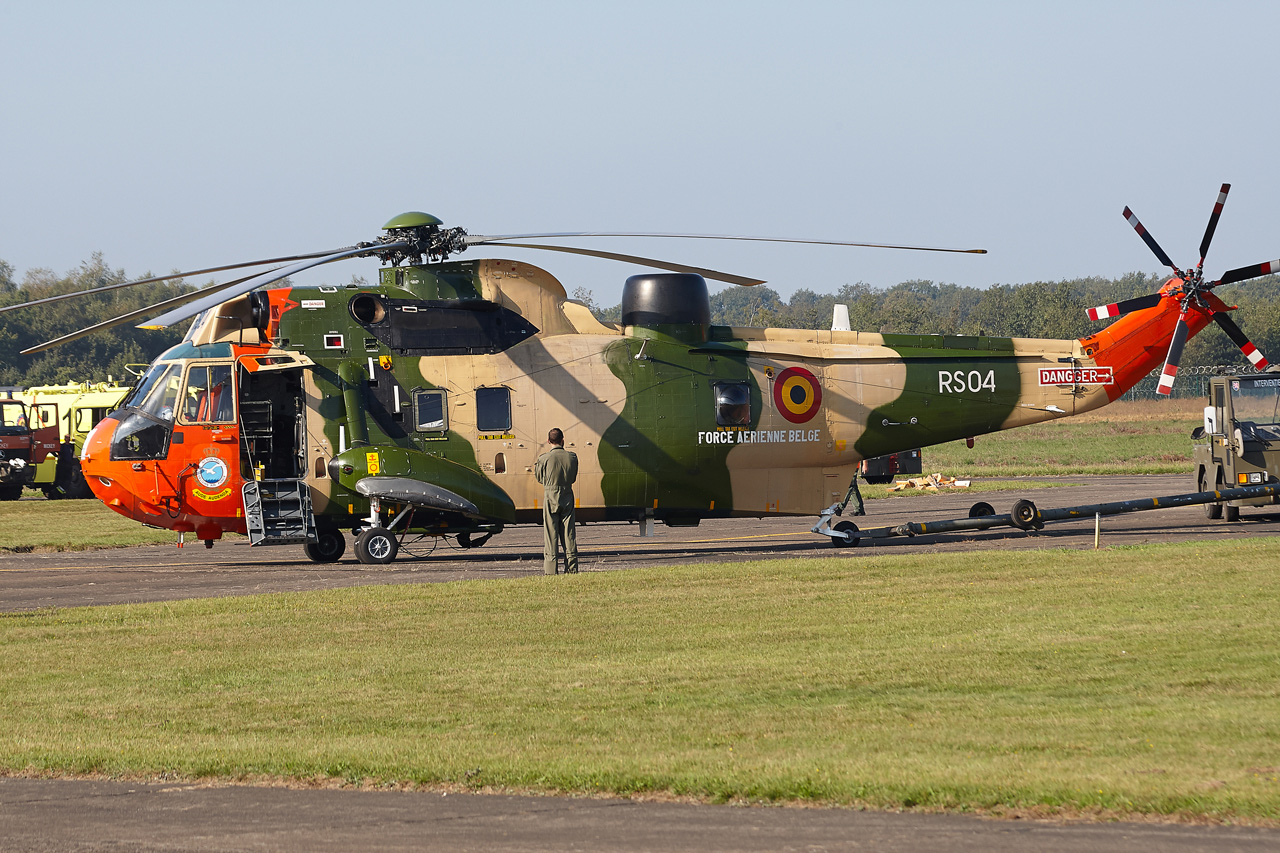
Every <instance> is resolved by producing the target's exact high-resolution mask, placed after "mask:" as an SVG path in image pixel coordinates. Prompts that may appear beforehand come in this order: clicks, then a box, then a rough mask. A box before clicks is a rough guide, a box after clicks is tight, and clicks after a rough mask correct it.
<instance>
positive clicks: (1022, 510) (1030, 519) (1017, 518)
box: [1010, 500, 1036, 530]
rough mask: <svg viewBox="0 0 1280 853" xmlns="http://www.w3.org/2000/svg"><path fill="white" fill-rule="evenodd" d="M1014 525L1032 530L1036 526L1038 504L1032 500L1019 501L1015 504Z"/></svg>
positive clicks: (1012, 513)
mask: <svg viewBox="0 0 1280 853" xmlns="http://www.w3.org/2000/svg"><path fill="white" fill-rule="evenodd" d="M1010 515H1012V516H1013V526H1014V527H1016V528H1018V529H1019V530H1030V529H1032V528H1033V527H1035V526H1036V505H1035V504H1033V503H1032V502H1031V501H1026V500H1023V501H1018V502H1017V503H1016V504H1014V505H1013V511H1012V512H1011V513H1010Z"/></svg>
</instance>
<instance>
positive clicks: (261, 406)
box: [236, 352, 315, 480]
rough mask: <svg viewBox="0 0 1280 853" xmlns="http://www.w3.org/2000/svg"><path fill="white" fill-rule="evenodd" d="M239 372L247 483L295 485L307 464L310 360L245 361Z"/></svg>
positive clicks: (292, 356)
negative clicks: (305, 394) (305, 379)
mask: <svg viewBox="0 0 1280 853" xmlns="http://www.w3.org/2000/svg"><path fill="white" fill-rule="evenodd" d="M236 364H237V365H238V366H239V373H240V376H239V380H240V381H239V403H240V467H241V473H242V475H243V477H244V479H246V480H255V479H257V480H292V479H298V478H300V477H302V476H303V473H304V468H303V466H304V463H305V460H306V430H305V425H304V423H303V419H304V418H305V407H304V406H303V398H302V371H303V370H304V369H306V368H309V367H314V366H315V363H314V362H313V361H312V360H311V359H309V358H307V357H306V356H305V355H301V354H299V353H291V352H269V353H265V354H262V355H242V356H240V357H239V358H237V359H236Z"/></svg>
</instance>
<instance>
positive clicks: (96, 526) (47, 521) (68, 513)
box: [0, 498, 177, 553]
mask: <svg viewBox="0 0 1280 853" xmlns="http://www.w3.org/2000/svg"><path fill="white" fill-rule="evenodd" d="M175 541H177V534H175V533H172V532H170V531H168V530H155V529H153V528H150V527H143V526H142V525H141V524H139V523H138V522H136V521H134V520H132V519H129V518H125V517H124V516H123V515H120V514H119V513H116V512H114V511H112V510H111V509H109V508H107V507H106V506H105V505H103V504H102V503H101V502H100V501H96V500H84V501H46V500H44V499H43V498H41V499H39V500H21V501H4V502H0V553H3V552H5V551H16V552H24V551H83V550H86V549H90V548H118V547H121V546H124V545H145V544H150V543H155V542H175Z"/></svg>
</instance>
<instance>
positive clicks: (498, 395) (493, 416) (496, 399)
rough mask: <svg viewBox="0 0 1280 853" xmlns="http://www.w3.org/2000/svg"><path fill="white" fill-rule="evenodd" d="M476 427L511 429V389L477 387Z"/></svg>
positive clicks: (482, 429) (497, 430)
mask: <svg viewBox="0 0 1280 853" xmlns="http://www.w3.org/2000/svg"><path fill="white" fill-rule="evenodd" d="M476 429H477V430H479V431H480V432H506V431H507V430H509V429H511V389H510V388H477V389H476Z"/></svg>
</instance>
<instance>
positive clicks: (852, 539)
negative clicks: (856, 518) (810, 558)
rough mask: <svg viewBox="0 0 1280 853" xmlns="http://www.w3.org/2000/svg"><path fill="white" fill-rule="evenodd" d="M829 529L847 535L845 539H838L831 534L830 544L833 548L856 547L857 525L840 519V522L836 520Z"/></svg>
mask: <svg viewBox="0 0 1280 853" xmlns="http://www.w3.org/2000/svg"><path fill="white" fill-rule="evenodd" d="M831 529H832V530H834V531H836V532H837V533H843V534H845V535H846V536H847V537H848V538H847V539H840V538H837V537H835V536H832V537H831V546H832V547H833V548H856V547H858V536H857V533H858V525H856V524H854V523H853V522H852V521H841V522H838V523H837V524H836V525H835V526H834V527H832V528H831Z"/></svg>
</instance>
